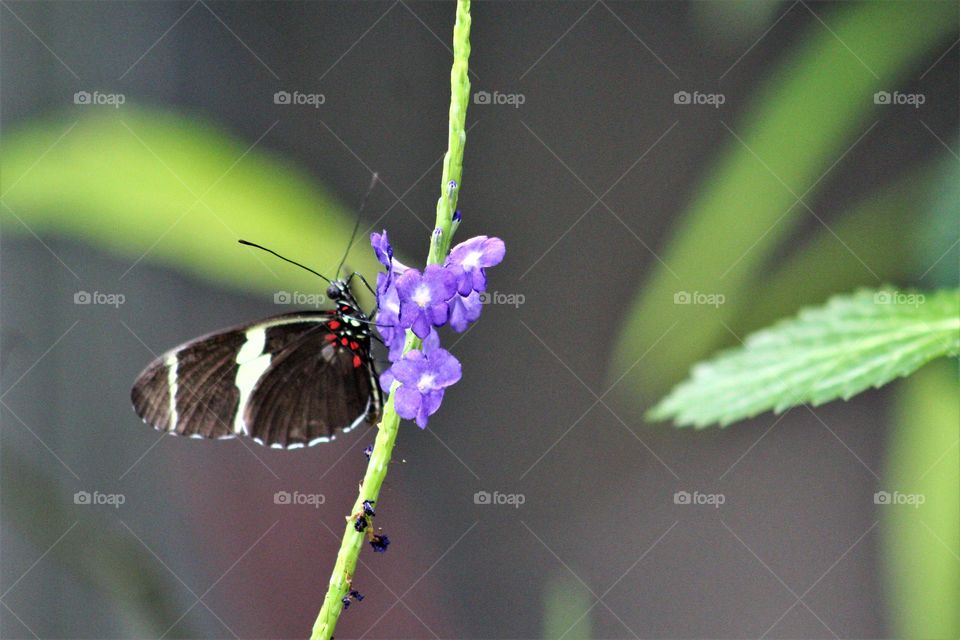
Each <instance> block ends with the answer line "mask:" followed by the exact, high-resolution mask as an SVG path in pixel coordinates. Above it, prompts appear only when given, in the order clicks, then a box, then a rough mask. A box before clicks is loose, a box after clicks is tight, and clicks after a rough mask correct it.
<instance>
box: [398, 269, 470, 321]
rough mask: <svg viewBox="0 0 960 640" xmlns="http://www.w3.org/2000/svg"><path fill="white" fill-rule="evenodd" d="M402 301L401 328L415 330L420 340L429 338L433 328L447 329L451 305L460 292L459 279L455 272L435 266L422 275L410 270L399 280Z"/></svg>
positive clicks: (415, 270) (425, 270)
mask: <svg viewBox="0 0 960 640" xmlns="http://www.w3.org/2000/svg"><path fill="white" fill-rule="evenodd" d="M396 286H397V294H398V296H399V298H400V326H402V327H404V328H411V329H413V332H414V333H415V334H417V337H419V338H426V337H427V336H428V335H429V334H430V331H431V328H432V326H437V327H440V326H443V325H444V324H446V322H447V317H448V315H449V313H450V309H449V307H448V306H447V302H448V301H449V300H450V298H452V297H453V294H454V293H456V291H457V278H456V276H455V275H454V273H453V272H452V271H450V270H449V269H445V268H444V267H441V266H440V265H436V264H432V265H430V266H428V267H427V268H426V269H424V271H423V273H420V271H418V270H417V269H407V270H406V271H404V272H403V274H401V275H400V277H399V278H397V283H396Z"/></svg>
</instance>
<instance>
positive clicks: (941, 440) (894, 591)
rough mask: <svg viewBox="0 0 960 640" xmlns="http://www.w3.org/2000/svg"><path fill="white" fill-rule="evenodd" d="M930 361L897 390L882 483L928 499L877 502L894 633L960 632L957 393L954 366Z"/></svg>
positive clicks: (938, 634)
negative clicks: (918, 501) (903, 502)
mask: <svg viewBox="0 0 960 640" xmlns="http://www.w3.org/2000/svg"><path fill="white" fill-rule="evenodd" d="M951 364H952V363H946V362H938V363H932V364H931V365H930V366H928V367H924V368H923V369H922V370H921V371H918V372H917V374H916V375H914V376H911V377H910V379H909V380H907V381H906V382H905V383H904V384H903V385H902V386H901V387H900V389H899V393H898V395H897V403H896V416H897V424H896V428H895V430H894V432H893V438H892V441H891V443H890V449H889V452H888V454H887V470H886V473H885V474H884V475H885V478H886V481H885V487H884V489H885V490H886V491H887V492H888V493H893V492H894V491H897V492H899V493H901V494H908V495H909V494H913V495H917V496H922V497H923V504H920V505H919V506H913V505H911V504H887V505H882V506H879V509H881V510H882V516H883V520H882V522H883V529H882V531H883V545H882V546H883V550H884V556H885V558H886V563H885V565H886V566H885V569H886V575H887V584H888V587H889V591H888V593H889V594H890V597H889V600H888V602H889V605H888V606H889V609H890V611H891V612H892V618H893V624H894V627H893V628H894V633H893V634H892V635H893V636H895V637H897V638H957V637H960V495H958V494H960V450H958V447H957V440H958V437H960V394H958V390H957V368H956V366H950V365H951Z"/></svg>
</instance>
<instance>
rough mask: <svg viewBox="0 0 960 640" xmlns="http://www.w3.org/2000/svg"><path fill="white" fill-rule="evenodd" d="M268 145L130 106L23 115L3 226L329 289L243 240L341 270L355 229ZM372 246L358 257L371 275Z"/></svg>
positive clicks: (241, 280) (238, 279)
mask: <svg viewBox="0 0 960 640" xmlns="http://www.w3.org/2000/svg"><path fill="white" fill-rule="evenodd" d="M268 135H269V134H268ZM266 148H267V140H266V139H265V140H261V141H260V142H259V143H258V144H254V141H253V140H249V141H243V142H241V141H238V140H236V139H235V138H233V137H231V136H229V135H227V134H225V133H224V132H223V131H220V130H218V129H217V128H215V127H213V126H211V125H208V124H205V123H202V122H199V121H197V120H195V119H192V118H186V117H182V116H177V115H173V114H171V113H167V112H161V111H151V110H147V109H137V108H134V107H127V106H125V107H124V108H123V109H122V110H104V111H102V112H97V113H96V114H94V115H91V116H84V117H83V118H81V119H79V120H76V119H71V118H56V119H45V120H42V121H34V122H30V123H27V124H23V125H21V126H20V127H19V128H17V129H16V130H12V131H10V132H8V133H6V134H5V135H4V146H3V154H2V158H0V192H2V193H3V205H4V206H2V207H0V216H2V219H3V222H4V231H5V232H6V233H23V234H29V233H30V232H31V231H32V232H33V233H36V234H37V235H40V236H44V235H51V234H54V235H59V236H65V237H67V238H70V239H74V240H79V241H82V242H85V243H89V244H91V245H94V246H96V247H99V248H103V249H106V250H109V251H112V252H114V253H116V254H118V255H120V256H123V257H125V258H127V259H128V260H129V262H130V265H131V266H132V265H134V264H137V263H139V261H140V260H141V259H142V260H147V261H151V262H156V263H159V264H164V265H168V266H171V267H174V268H177V269H180V270H182V271H184V272H187V273H189V274H191V275H193V276H196V277H198V278H202V279H205V280H209V281H212V282H215V283H217V284H221V285H226V286H229V287H232V288H235V289H243V290H247V291H271V290H274V291H275V290H278V289H300V290H304V291H313V290H319V291H322V290H323V288H324V286H325V285H324V284H323V283H322V282H321V281H319V280H318V279H317V278H316V277H315V276H311V275H309V274H307V273H306V272H302V271H301V270H298V269H295V268H290V267H288V266H285V265H283V264H282V263H280V262H279V261H277V260H276V259H275V258H272V257H271V256H268V255H266V254H263V253H262V252H257V251H256V250H254V249H249V248H244V247H241V246H239V245H238V244H237V240H238V239H239V238H246V239H248V240H253V241H256V242H259V243H261V244H265V245H267V246H270V247H271V248H274V249H276V250H277V251H279V252H281V253H284V254H287V255H290V256H291V257H293V258H295V259H298V260H299V261H301V262H305V263H307V264H308V265H310V266H313V267H315V268H316V269H317V270H318V271H320V272H321V273H324V272H326V273H328V274H330V275H331V276H332V275H333V274H332V272H333V271H334V270H335V269H336V265H337V263H338V262H339V260H340V257H341V255H342V253H343V251H344V249H345V248H346V246H347V242H348V239H349V236H350V231H351V230H352V227H353V221H354V218H355V214H353V213H350V212H349V211H346V210H344V208H343V207H341V206H339V205H338V204H337V203H335V201H334V200H333V198H332V197H331V196H330V195H329V194H328V193H326V192H325V191H324V190H323V189H322V188H321V187H320V186H319V185H318V184H317V183H316V181H315V180H312V179H310V178H309V177H308V176H307V175H305V174H304V173H303V171H302V170H298V169H297V168H295V167H294V166H292V165H291V164H289V163H286V162H283V161H282V160H280V159H278V158H276V157H274V156H273V155H271V154H269V153H268V152H267V151H266ZM365 244H366V243H364V242H358V243H357V249H359V250H355V251H353V252H352V255H351V259H350V260H351V265H350V266H351V267H353V268H355V269H359V270H366V271H367V273H372V272H373V271H374V270H376V268H377V263H376V261H375V260H374V259H373V257H372V256H373V254H372V252H370V251H367V250H363V247H364V246H365ZM81 275H82V274H81ZM135 275H136V269H133V270H131V271H130V272H129V273H126V274H118V276H120V277H122V278H131V277H135Z"/></svg>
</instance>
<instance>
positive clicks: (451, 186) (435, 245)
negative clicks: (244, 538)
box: [310, 0, 470, 640]
mask: <svg viewBox="0 0 960 640" xmlns="http://www.w3.org/2000/svg"><path fill="white" fill-rule="evenodd" d="M469 58H470V0H458V2H457V17H456V22H455V24H454V28H453V68H452V70H451V72H450V118H449V120H450V124H449V131H448V140H447V152H446V155H445V156H444V158H443V179H442V182H441V187H440V199H439V200H438V201H437V220H436V230H435V231H434V233H433V234H431V236H430V252H429V254H428V257H427V264H428V265H430V264H443V262H444V260H445V259H446V257H447V254H448V253H449V251H450V243H451V241H452V239H453V234H454V232H455V230H456V225H455V223H454V220H453V214H454V211H456V208H457V196H458V195H459V192H460V180H461V176H462V174H463V150H464V146H465V144H466V128H465V125H466V118H467V104H468V103H469V99H470V78H469V74H468V69H469V67H468V62H469ZM419 347H420V340H419V339H418V338H417V337H416V336H415V335H414V334H413V332H412V331H409V330H408V331H407V337H406V342H405V343H404V348H403V351H404V353H406V352H408V351H411V350H413V349H417V348H419ZM398 386H399V383H397V382H394V383H393V385H392V386H391V389H390V398H389V399H388V400H387V403H386V405H385V406H384V410H383V418H382V419H381V421H380V424H379V425H378V430H377V437H376V440H375V441H374V444H373V452H372V453H371V454H370V461H369V463H368V465H367V471H366V473H365V474H364V477H363V482H362V484H361V485H360V492H359V495H358V496H357V500H356V502H355V503H354V506H353V511H352V515H351V517H350V518H349V521H348V522H347V525H346V528H345V530H344V534H343V541H342V542H341V544H340V551H339V552H338V553H337V561H336V564H335V565H334V567H333V573H332V575H331V576H330V585H329V588H328V589H327V594H326V596H325V597H324V600H323V606H322V608H321V609H320V613H319V615H318V616H317V621H316V622H315V623H314V625H313V632H312V633H311V635H310V638H311V640H329V639H330V638H333V633H334V630H335V629H336V626H337V620H338V619H339V617H340V613H341V612H342V611H343V608H344V598H346V597H347V595H348V594H349V593H350V591H351V590H352V581H353V573H354V570H355V569H356V567H357V558H358V557H359V555H360V549H361V548H362V547H363V542H364V540H365V539H366V531H357V528H356V527H355V526H354V521H355V518H356V516H357V515H358V514H361V513H363V503H364V501H370V502H372V503H374V504H376V505H377V508H378V509H379V508H380V505H379V503H377V499H378V497H379V495H380V488H381V487H382V486H383V482H384V480H385V479H386V475H387V468H388V466H389V464H390V457H391V455H392V453H393V445H394V443H395V442H396V440H397V431H398V428H399V426H400V416H399V415H398V414H397V412H396V409H395V408H394V394H393V392H394V391H395V390H396V388H397V387H398ZM372 520H373V519H371V524H370V525H369V526H370V527H371V528H372V527H373V523H372Z"/></svg>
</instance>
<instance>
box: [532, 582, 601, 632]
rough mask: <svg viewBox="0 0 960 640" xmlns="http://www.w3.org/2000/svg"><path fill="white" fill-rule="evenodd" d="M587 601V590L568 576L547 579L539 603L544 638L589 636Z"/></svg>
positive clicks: (588, 600) (588, 595) (588, 602)
mask: <svg viewBox="0 0 960 640" xmlns="http://www.w3.org/2000/svg"><path fill="white" fill-rule="evenodd" d="M591 604H592V598H591V597H590V593H589V592H588V591H587V590H586V589H585V588H584V587H583V585H582V584H580V583H579V582H577V581H575V580H573V579H572V578H569V577H555V578H553V579H550V580H548V581H547V585H546V591H545V593H544V603H543V605H544V611H543V637H544V639H545V640H556V639H557V638H560V637H562V638H563V639H564V640H589V638H591V637H592V631H591V630H590V610H591V607H590V605H591Z"/></svg>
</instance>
